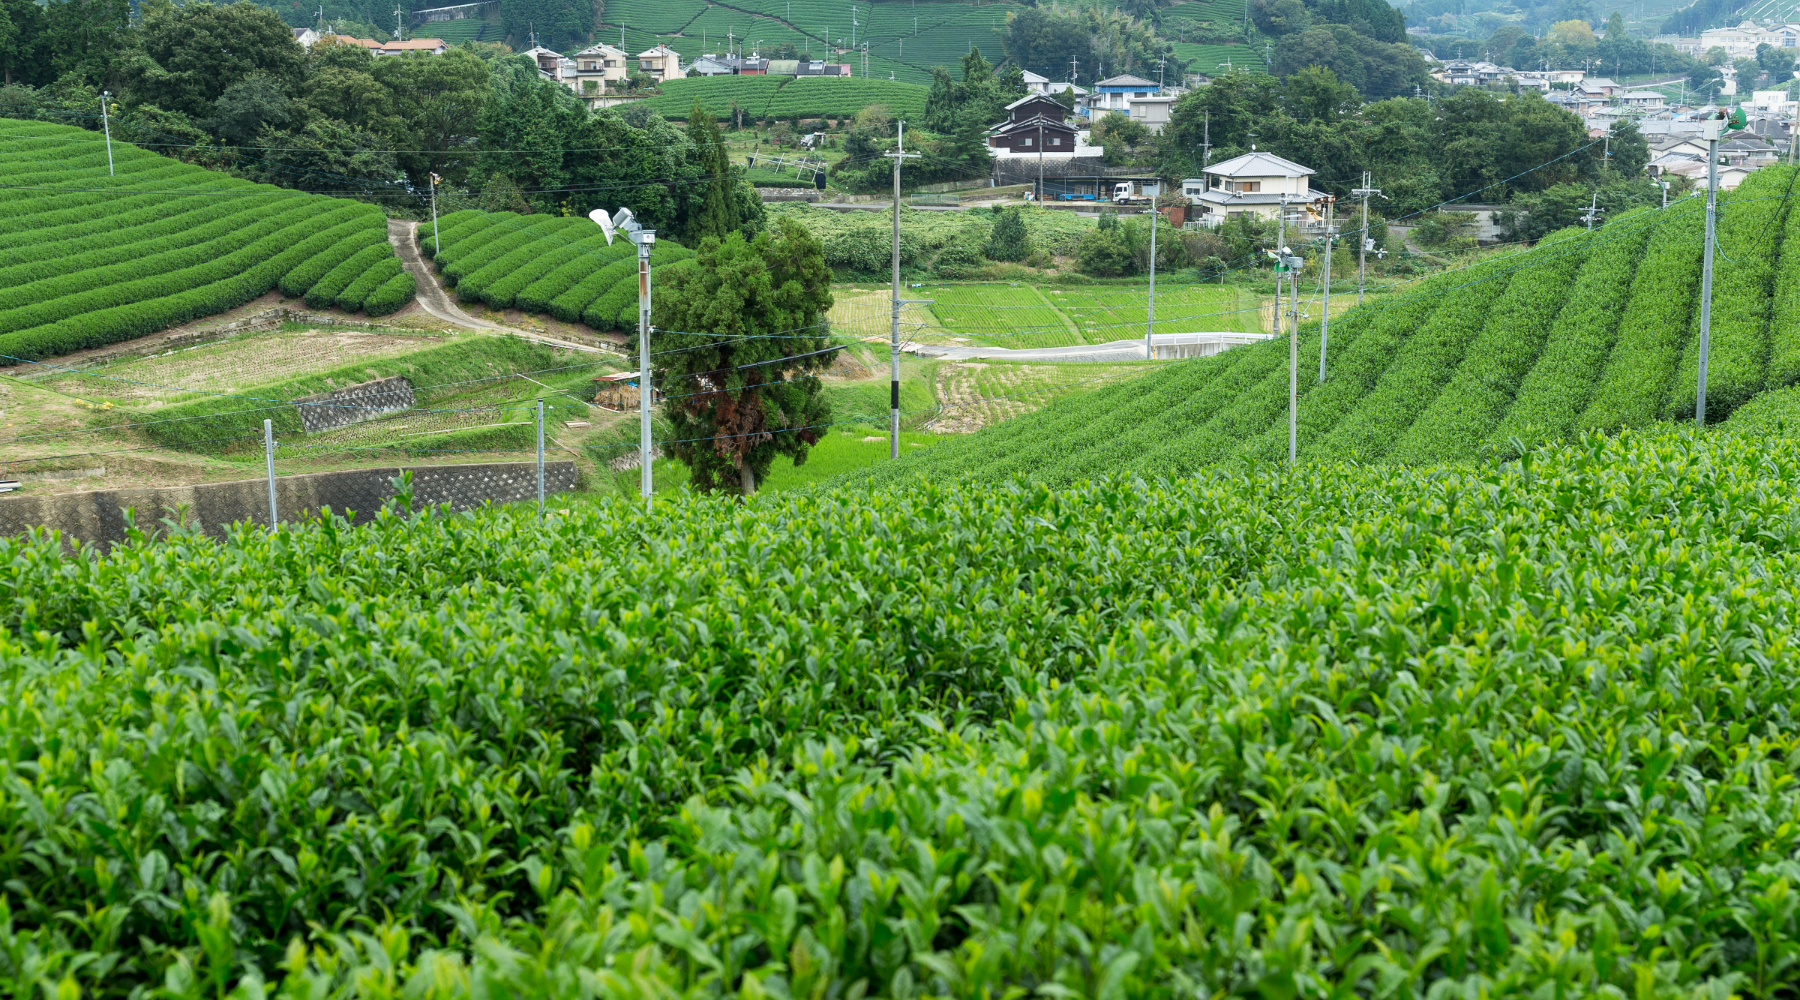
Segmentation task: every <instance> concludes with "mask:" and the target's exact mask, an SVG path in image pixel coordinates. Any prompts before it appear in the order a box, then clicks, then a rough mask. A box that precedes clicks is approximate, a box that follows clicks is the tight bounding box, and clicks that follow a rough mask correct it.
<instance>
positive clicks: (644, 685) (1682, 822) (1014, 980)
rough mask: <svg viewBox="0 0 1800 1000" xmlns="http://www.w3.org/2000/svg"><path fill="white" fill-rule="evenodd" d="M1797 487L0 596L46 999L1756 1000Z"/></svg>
mask: <svg viewBox="0 0 1800 1000" xmlns="http://www.w3.org/2000/svg"><path fill="white" fill-rule="evenodd" d="M1796 496H1800V447H1796V445H1795V444H1794V443H1792V442H1791V441H1778V442H1775V443H1770V442H1767V441H1760V440H1751V439H1748V438H1744V437H1740V436H1733V435H1719V434H1705V435H1696V434H1695V432H1693V431H1681V432H1663V433H1661V434H1646V433H1643V432H1626V433H1625V434H1623V435H1621V436H1619V437H1616V438H1604V437H1600V436H1588V437H1585V438H1583V439H1582V440H1581V441H1580V442H1579V443H1577V444H1575V445H1572V446H1558V447H1551V448H1547V449H1541V450H1539V451H1536V452H1534V453H1532V454H1531V455H1530V456H1529V460H1528V461H1527V462H1524V463H1520V464H1515V465H1513V466H1509V467H1508V468H1506V469H1503V470H1496V469H1494V468H1492V467H1488V468H1480V469H1458V468H1444V467H1439V468H1428V469H1414V468H1410V467H1403V466H1346V465H1337V464H1329V465H1327V464H1319V465H1307V466H1302V467H1301V468H1300V469H1299V470H1298V471H1289V470H1287V469H1285V468H1282V467H1271V466H1266V465H1265V466H1262V467H1261V468H1259V469H1257V470H1255V471H1243V470H1239V471H1218V472H1213V473H1209V474H1208V475H1206V476H1203V477H1200V478H1194V479H1183V480H1171V481H1153V482H1135V483H1126V482H1122V481H1110V482H1105V483H1101V484H1098V485H1083V486H1080V487H1075V488H1069V489H1061V490H1052V489H1049V488H1045V487H1042V486H1027V485H1012V486H1007V487H1003V488H991V489H968V488H964V489H940V488H935V487H929V486H923V487H914V488H910V489H904V490H899V491H892V492H883V493H877V494H873V495H870V494H861V493H855V492H845V491H838V492H825V493H816V494H809V495H793V494H787V495H782V496H779V497H765V498H760V499H757V500H754V501H751V502H749V503H746V504H739V503H738V502H736V501H735V500H713V499H705V498H695V497H692V496H684V497H680V498H676V499H672V500H663V501H660V502H659V503H658V505H657V507H656V510H655V512H654V515H653V516H649V517H646V516H645V515H644V513H643V510H642V507H641V505H640V504H638V503H636V502H628V501H613V500H605V499H603V500H601V501H600V502H598V503H597V504H595V505H581V506H579V507H578V508H577V509H576V510H575V511H574V512H572V513H570V514H567V515H558V516H553V517H552V518H551V519H550V520H549V521H548V522H543V521H539V520H538V519H537V517H536V515H535V512H534V511H532V510H531V509H530V508H528V507H527V508H521V509H497V510H490V511H487V512H484V513H479V514H467V515H446V516H423V515H418V516H412V517H408V516H406V515H405V514H404V513H403V512H402V511H403V507H401V506H398V505H397V506H396V507H395V508H394V509H391V510H390V511H388V512H386V513H384V514H382V515H380V516H379V517H378V518H377V519H376V520H375V521H373V522H371V523H369V524H367V525H365V526H363V527H360V528H351V527H349V526H347V525H345V524H344V523H342V522H339V521H315V522H313V523H309V524H306V525H302V526H295V527H291V528H284V529H283V530H282V531H280V532H278V533H274V534H270V533H268V532H266V531H265V530H263V529H261V528H254V527H249V528H242V529H239V530H237V531H235V532H234V533H232V534H231V535H230V536H229V537H228V538H227V539H226V540H225V541H223V542H216V541H212V540H209V539H206V538H204V537H200V536H197V535H187V534H180V533H177V534H175V535H174V536H173V537H170V538H167V539H165V540H163V541H160V542H148V541H146V542H139V543H133V544H128V545H125V546H122V547H120V548H118V549H115V550H114V551H113V552H111V553H110V554H109V555H106V556H104V557H98V556H95V555H93V554H84V555H82V556H81V557H79V558H74V559H70V558H68V557H66V556H65V555H64V554H63V553H62V552H61V551H60V548H59V546H58V545H57V544H56V543H55V542H52V541H47V540H39V541H30V540H23V539H6V540H4V541H0V560H3V561H4V564H5V565H6V566H7V567H8V569H9V574H10V578H11V582H12V586H10V587H8V588H7V589H6V590H5V591H4V592H3V593H0V618H3V619H4V622H5V628H4V630H0V667H3V670H0V684H3V685H4V688H3V691H0V695H3V696H0V732H3V733H4V734H5V743H4V752H5V758H4V764H3V765H0V766H3V768H4V784H3V785H0V790H3V794H0V817H3V820H0V821H3V822H4V824H5V830H6V836H5V840H4V843H5V845H6V847H5V851H4V852H3V853H0V878H3V879H4V885H5V891H4V894H3V899H4V902H3V904H0V978H3V979H4V982H5V989H6V991H7V992H8V994H9V995H14V996H25V995H28V994H30V995H45V996H57V997H65V996H67V997H72V996H76V995H77V991H78V988H79V990H80V992H81V995H97V996H114V997H124V996H128V995H149V993H150V991H154V993H155V995H158V996H173V997H200V996H207V997H215V996H224V995H226V994H227V992H228V991H233V990H235V991H236V992H231V994H230V995H232V996H240V997H251V996H273V995H280V996H294V997H300V996H304V997H318V998H325V997H351V996H356V997H400V996H407V997H455V996H482V997H494V996H511V997H526V996H530V997H577V996H580V997H643V996H667V997H674V996H682V997H690V996H691V997H708V996H717V997H723V996H755V997H764V996H766V997H787V996H808V997H814V996H827V997H828V996H844V997H848V996H896V997H912V996H926V995H935V996H957V997H986V996H1002V995H1019V996H1023V995H1032V994H1035V995H1055V996H1084V997H1087V996H1092V997H1177V996H1180V997H1191V996H1228V995H1230V996H1235V995H1245V996H1252V995H1254V996H1274V997H1297V996H1316V997H1325V996H1342V997H1351V996H1391V997H1426V996H1457V997H1461V996H1491V997H1500V996H1519V997H1526V996H1530V997H1540V996H1563V997H1577V996H1607V997H1695V998H1698V997H1712V998H1719V1000H1723V998H1724V997H1726V996H1727V995H1728V994H1731V993H1734V992H1735V993H1737V994H1739V995H1744V996H1757V997H1776V996H1786V995H1790V991H1791V986H1792V983H1793V981H1794V976H1795V974H1796V969H1795V965H1794V962H1795V957H1796V955H1797V954H1800V951H1797V949H1800V927H1797V926H1796V912H1797V909H1800V897H1796V895H1795V894H1794V891H1793V887H1794V882H1795V880H1796V878H1800V866H1797V865H1796V861H1795V857H1796V851H1800V791H1797V787H1800V786H1796V784H1795V781H1794V777H1795V775H1794V771H1795V767H1796V764H1795V761H1796V759H1797V758H1796V756H1795V749H1796V742H1797V740H1800V731H1797V729H1796V725H1795V722H1794V720H1793V718H1792V714H1791V713H1792V709H1791V706H1793V705H1794V704H1795V703H1796V700H1797V699H1800V679H1797V677H1796V674H1795V673H1794V671H1793V670H1792V669H1791V661H1790V660H1789V659H1788V658H1789V656H1790V655H1791V653H1792V650H1793V648H1794V643H1795V642H1796V640H1797V638H1800V637H1797V636H1796V634H1795V623H1796V621H1800V595H1797V594H1796V590H1795V587H1794V585H1793V581H1794V580H1795V579H1796V575H1797V574H1800V528H1797V527H1796V526H1797V525H1800V501H1796V499H1795V497H1796Z"/></svg>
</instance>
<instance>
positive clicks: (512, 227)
mask: <svg viewBox="0 0 1800 1000" xmlns="http://www.w3.org/2000/svg"><path fill="white" fill-rule="evenodd" d="M570 223H582V224H584V225H585V224H588V223H587V220H586V219H566V218H563V217H561V216H557V215H537V216H530V215H528V216H526V217H524V218H523V219H520V220H518V221H516V222H512V223H509V224H506V225H505V226H504V228H503V227H501V226H495V227H493V229H492V230H490V231H491V232H493V233H494V234H495V235H494V238H493V239H491V240H485V241H483V243H482V244H481V246H479V247H476V248H475V249H474V250H472V251H470V252H469V253H466V254H459V255H457V258H456V260H455V261H454V262H451V263H447V264H445V265H444V267H443V274H444V280H445V281H447V282H449V283H450V284H451V285H458V286H460V285H461V283H462V280H463V279H464V278H466V277H468V276H469V275H471V274H474V273H475V272H477V271H479V270H481V269H482V268H484V267H486V266H487V265H489V264H492V263H493V262H495V261H497V260H499V259H500V258H502V257H505V256H506V255H507V254H509V253H512V252H513V251H514V250H518V249H520V248H521V247H528V246H531V245H532V244H534V243H536V242H538V241H539V240H541V239H544V238H545V237H547V236H549V235H550V234H552V233H555V232H556V231H558V230H562V229H567V228H569V224H570ZM559 242H560V241H559ZM464 301H472V297H471V298H470V299H465V300H464Z"/></svg>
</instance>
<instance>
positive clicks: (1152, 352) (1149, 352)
mask: <svg viewBox="0 0 1800 1000" xmlns="http://www.w3.org/2000/svg"><path fill="white" fill-rule="evenodd" d="M1156 199H1157V196H1156V195H1154V194H1153V195H1151V196H1150V318H1149V319H1148V320H1147V321H1145V323H1144V360H1145V361H1154V360H1156V346H1155V341H1156V215H1157V212H1156Z"/></svg>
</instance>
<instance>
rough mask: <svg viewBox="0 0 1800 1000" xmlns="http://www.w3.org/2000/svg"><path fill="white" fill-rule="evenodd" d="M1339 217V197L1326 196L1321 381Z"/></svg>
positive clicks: (1322, 377)
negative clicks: (1332, 256) (1335, 225)
mask: <svg viewBox="0 0 1800 1000" xmlns="http://www.w3.org/2000/svg"><path fill="white" fill-rule="evenodd" d="M1336 218H1337V198H1336V196H1334V195H1326V196H1325V265H1324V273H1323V274H1321V275H1320V276H1319V280H1320V281H1321V282H1323V283H1324V285H1325V310H1324V312H1323V313H1321V314H1320V316H1319V381H1320V382H1321V383H1323V382H1324V381H1325V345H1326V343H1327V342H1328V341H1329V339H1330V336H1331V241H1332V239H1333V236H1334V234H1335V230H1333V229H1332V222H1333V221H1335V220H1336Z"/></svg>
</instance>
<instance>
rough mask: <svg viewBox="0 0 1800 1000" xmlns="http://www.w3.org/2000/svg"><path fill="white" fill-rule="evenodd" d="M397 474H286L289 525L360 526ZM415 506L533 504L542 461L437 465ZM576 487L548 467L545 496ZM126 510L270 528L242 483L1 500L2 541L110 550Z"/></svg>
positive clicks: (264, 502) (262, 484) (427, 470)
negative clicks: (332, 518) (322, 515)
mask: <svg viewBox="0 0 1800 1000" xmlns="http://www.w3.org/2000/svg"><path fill="white" fill-rule="evenodd" d="M400 472H401V470H400V469H399V468H392V467H390V468H383V469H357V470H354V471H350V472H320V473H314V474H312V475H305V476H281V477H277V478H276V480H275V502H276V505H277V508H278V509H279V511H280V513H281V519H282V520H283V521H293V520H299V519H301V518H303V517H305V516H307V515H309V514H312V513H314V512H316V511H318V510H319V509H320V508H322V507H330V508H331V509H332V511H334V512H336V513H339V514H342V513H344V512H345V511H355V516H354V517H353V518H352V520H353V522H354V523H357V524H361V523H363V522H365V521H368V520H370V519H371V518H373V517H374V516H375V512H376V511H378V510H380V509H381V505H382V503H383V502H385V501H386V500H387V499H388V498H389V497H392V496H393V495H394V488H393V486H392V485H391V484H390V483H389V480H390V479H393V478H395V477H397V476H399V475H400ZM412 474H413V482H412V485H413V505H414V506H415V507H423V506H426V505H428V504H429V505H436V504H441V503H448V504H449V505H450V506H451V508H452V509H454V510H466V509H468V508H470V507H476V506H479V505H480V504H482V503H483V502H488V501H492V502H496V503H502V502H509V501H519V500H530V499H534V498H536V496H537V463H536V462H505V463H493V464H484V465H432V466H423V467H415V468H413V469H412ZM574 488H575V463H574V462H546V463H544V490H545V492H546V493H563V492H567V491H569V490H572V489H574ZM125 508H131V509H132V511H133V516H134V523H135V524H136V525H137V527H138V529H139V530H141V531H145V532H149V531H152V530H154V529H157V528H160V527H161V521H162V519H164V518H168V519H170V520H175V519H177V518H178V517H180V516H183V515H185V517H186V520H187V523H189V524H198V525H199V526H200V528H201V529H202V530H204V531H205V532H206V533H207V534H209V535H212V536H214V537H222V536H223V534H224V531H223V527H224V526H225V525H228V524H231V523H233V522H236V521H245V520H248V521H253V522H256V523H257V524H267V523H268V520H269V481H268V480H266V479H244V480H239V481H237V482H231V483H208V484H206V485H203V486H165V487H158V488H152V489H125V490H94V491H92V492H88V493H64V494H58V495H54V496H32V495H29V494H27V495H18V494H13V495H9V496H0V535H17V534H20V533H22V532H24V531H25V530H27V529H29V528H34V527H46V528H53V529H56V530H58V531H61V532H62V533H63V538H64V540H65V541H67V542H88V543H91V544H94V545H97V546H99V547H101V548H106V547H108V546H110V545H112V544H113V543H115V542H122V541H124V540H125V513H124V511H125Z"/></svg>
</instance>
